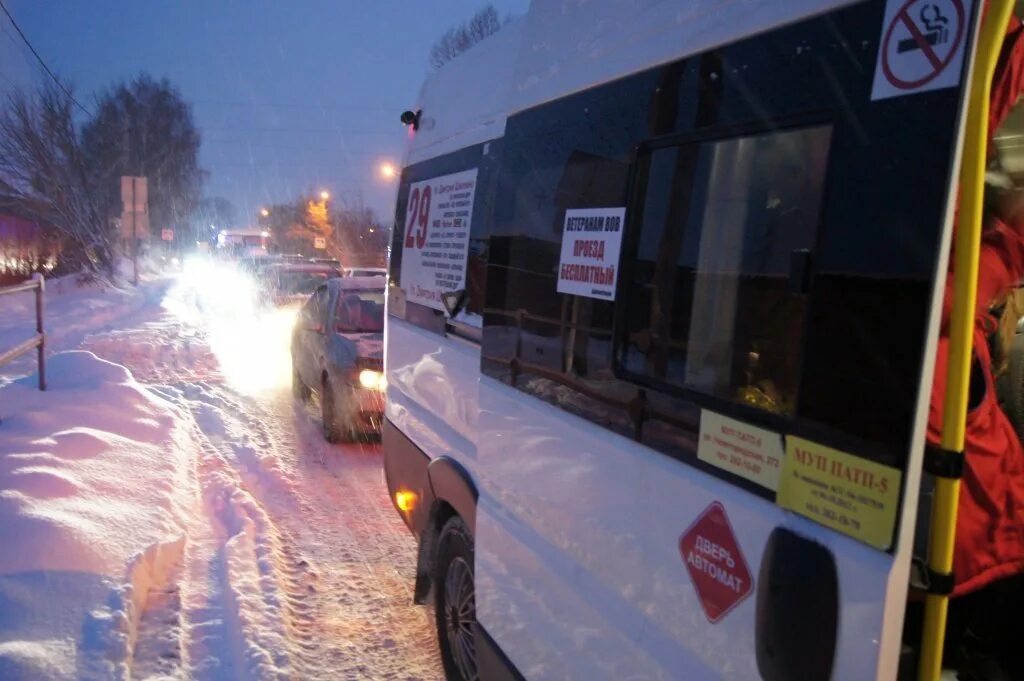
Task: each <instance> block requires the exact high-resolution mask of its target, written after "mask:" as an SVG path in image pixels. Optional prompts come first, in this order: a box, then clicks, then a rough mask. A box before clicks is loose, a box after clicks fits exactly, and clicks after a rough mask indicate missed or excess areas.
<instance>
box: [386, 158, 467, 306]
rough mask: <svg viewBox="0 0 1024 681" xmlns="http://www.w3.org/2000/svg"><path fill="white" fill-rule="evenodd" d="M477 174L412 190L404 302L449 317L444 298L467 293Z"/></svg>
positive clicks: (404, 244)
mask: <svg viewBox="0 0 1024 681" xmlns="http://www.w3.org/2000/svg"><path fill="white" fill-rule="evenodd" d="M476 174H477V169H476V168H473V169H472V170H464V171H462V172H461V173H453V174H451V175H442V176H441V177H435V178H432V179H429V180H424V181H422V182H414V183H413V184H411V185H409V198H408V200H407V203H406V209H405V236H404V238H403V241H402V267H401V286H402V288H403V289H405V299H406V301H408V302H411V303H419V304H421V305H426V306H427V307H432V308H434V309H435V310H441V311H444V309H445V308H444V303H443V302H442V300H441V296H442V294H444V293H447V292H449V291H458V290H459V289H462V288H465V287H466V256H467V254H468V251H469V229H470V222H471V220H472V217H473V198H474V196H475V194H476Z"/></svg>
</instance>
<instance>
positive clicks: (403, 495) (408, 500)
mask: <svg viewBox="0 0 1024 681" xmlns="http://www.w3.org/2000/svg"><path fill="white" fill-rule="evenodd" d="M416 500H417V497H416V492H410V491H409V490H406V489H400V490H398V491H397V492H395V506H397V507H398V510H399V511H401V512H402V513H408V512H409V511H411V510H412V509H414V508H416Z"/></svg>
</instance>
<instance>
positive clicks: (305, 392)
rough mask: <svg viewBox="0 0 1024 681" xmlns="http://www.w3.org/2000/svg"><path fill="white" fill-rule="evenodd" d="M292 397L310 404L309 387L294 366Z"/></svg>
mask: <svg viewBox="0 0 1024 681" xmlns="http://www.w3.org/2000/svg"><path fill="white" fill-rule="evenodd" d="M292 395H293V396H295V398H296V399H298V400H300V401H302V402H309V395H310V390H309V386H307V385H306V384H305V383H303V382H302V377H301V376H299V370H298V368H297V367H295V366H294V365H293V366H292Z"/></svg>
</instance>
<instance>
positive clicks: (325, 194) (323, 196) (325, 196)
mask: <svg viewBox="0 0 1024 681" xmlns="http://www.w3.org/2000/svg"><path fill="white" fill-rule="evenodd" d="M329 198H331V195H330V193H329V192H326V191H322V192H320V200H321V201H326V200H327V199H329Z"/></svg>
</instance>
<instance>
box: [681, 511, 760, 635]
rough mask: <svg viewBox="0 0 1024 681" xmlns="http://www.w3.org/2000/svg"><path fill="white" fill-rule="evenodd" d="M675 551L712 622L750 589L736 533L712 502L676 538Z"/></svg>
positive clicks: (748, 593)
mask: <svg viewBox="0 0 1024 681" xmlns="http://www.w3.org/2000/svg"><path fill="white" fill-rule="evenodd" d="M679 553H680V554H681V555H682V557H683V563H685V564H686V571H687V572H689V573H690V579H691V580H693V588H694V589H696V590H697V596H698V598H700V604H701V607H703V608H704V614H705V615H707V616H708V619H709V620H710V621H711V623H712V624H714V623H715V622H717V621H718V620H720V619H722V618H723V617H725V616H726V615H727V614H729V612H730V611H731V610H732V609H733V608H735V607H736V606H737V605H739V603H740V602H741V601H742V600H743V599H744V598H746V597H747V596H749V595H750V592H751V591H753V589H754V580H753V579H752V578H751V576H750V568H748V567H747V560H746V558H744V557H743V552H742V551H741V550H740V545H739V544H738V543H737V542H736V535H735V534H734V533H733V531H732V525H730V524H729V518H727V517H726V515H725V508H724V507H723V506H722V504H721V503H719V502H717V501H715V502H712V503H711V505H710V506H708V507H707V508H706V509H704V512H703V513H701V514H700V516H699V517H698V518H697V519H696V520H695V521H693V524H692V525H690V527H688V528H687V529H686V531H685V532H683V534H682V535H681V536H680V537H679Z"/></svg>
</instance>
